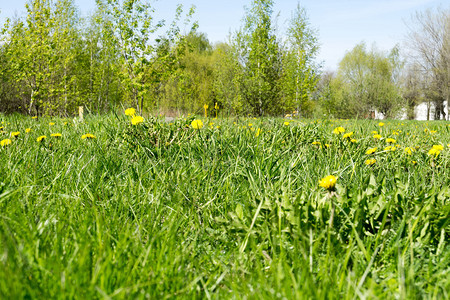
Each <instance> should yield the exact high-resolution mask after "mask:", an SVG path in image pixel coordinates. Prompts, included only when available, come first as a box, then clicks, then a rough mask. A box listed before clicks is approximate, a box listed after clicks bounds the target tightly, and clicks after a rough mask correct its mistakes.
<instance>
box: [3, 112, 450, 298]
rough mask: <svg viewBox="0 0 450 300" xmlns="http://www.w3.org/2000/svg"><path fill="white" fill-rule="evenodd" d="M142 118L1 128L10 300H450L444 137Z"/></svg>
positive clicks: (363, 125) (362, 124)
mask: <svg viewBox="0 0 450 300" xmlns="http://www.w3.org/2000/svg"><path fill="white" fill-rule="evenodd" d="M131 118H132V116H131V115H130V116H127V115H125V114H123V113H122V114H118V115H109V116H103V117H89V116H88V117H86V118H85V121H84V122H78V121H76V120H72V119H56V118H39V119H38V120H37V119H32V118H26V117H21V116H0V119H1V121H2V122H3V123H2V124H1V126H2V127H3V128H2V129H1V130H2V132H3V133H2V134H1V135H0V140H4V139H10V140H11V143H9V144H8V145H5V146H1V147H0V170H1V174H2V180H1V183H0V212H1V217H0V268H1V272H0V298H25V297H29V298H59V297H61V298H83V299H84V298H104V297H112V298H153V299H162V298H177V297H181V298H218V299H223V298H244V297H245V296H246V297H248V298H268V299H273V298H282V297H286V298H288V299H292V298H322V299H329V298H339V299H342V298H344V299H345V298H352V299H353V298H355V297H361V298H364V297H367V298H372V297H376V298H386V299H387V298H415V297H418V298H422V297H425V298H445V297H448V294H447V291H448V286H449V280H448V265H449V263H450V257H449V246H448V242H447V241H448V233H449V223H448V213H449V199H450V189H449V186H450V159H449V158H450V147H448V146H447V145H448V144H449V143H450V126H448V125H449V124H448V122H429V123H427V122H408V121H384V122H383V123H384V124H383V125H382V126H380V125H379V122H377V121H351V120H349V121H343V120H332V121H327V120H317V121H313V120H297V119H289V120H283V119H253V118H249V119H236V120H223V119H213V118H210V119H205V118H198V117H197V118H194V117H193V116H192V117H189V118H186V119H183V118H180V119H176V120H174V121H172V123H166V122H163V120H161V119H156V118H150V117H147V118H145V117H144V118H143V120H142V122H137V124H134V125H133V124H132V123H131V121H130V120H131ZM197 119H198V120H201V122H202V123H201V124H202V126H198V125H199V124H200V123H199V122H197V121H196V122H193V121H194V120H197ZM51 123H53V124H52V125H50V124H51ZM135 123H136V122H135ZM286 123H288V124H286ZM193 124H194V125H193ZM192 127H194V128H192ZM339 127H341V128H342V129H343V130H344V131H342V129H339V130H335V129H336V128H339ZM27 128H29V129H31V130H29V131H28V132H27V130H26V129H27ZM372 131H377V133H376V134H378V135H380V138H374V137H373V136H374V134H373V133H372ZM11 132H20V134H18V135H17V136H11ZM350 132H353V134H351V135H348V136H345V137H344V135H345V134H348V133H350ZM394 132H395V133H394ZM52 134H57V136H53V137H52ZM42 136H46V138H42V139H41V140H40V142H38V139H39V138H40V137H42ZM388 139H394V140H395V142H393V141H392V140H388ZM352 140H355V141H352ZM438 145H441V146H442V147H438ZM389 146H391V147H392V146H394V147H395V148H396V149H395V150H392V148H390V149H389V150H385V149H386V147H389ZM370 149H372V150H373V149H374V150H373V151H372V150H371V151H369V150H370ZM431 149H439V150H438V151H439V153H438V154H436V152H434V153H432V154H430V153H429V151H430V150H431ZM368 160H375V162H373V163H372V161H371V163H367V161H368ZM330 175H332V176H334V177H329V178H334V179H335V182H334V179H333V187H331V185H326V184H325V183H323V187H321V186H320V185H319V181H320V180H321V179H324V178H326V176H330ZM334 183H335V186H334ZM328 187H329V188H328Z"/></svg>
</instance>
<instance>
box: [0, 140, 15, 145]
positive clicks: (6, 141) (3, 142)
mask: <svg viewBox="0 0 450 300" xmlns="http://www.w3.org/2000/svg"><path fill="white" fill-rule="evenodd" d="M11 143H12V141H11V140H10V139H4V140H1V141H0V146H2V147H5V146H8V145H10V144H11Z"/></svg>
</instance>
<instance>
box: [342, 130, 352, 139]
mask: <svg viewBox="0 0 450 300" xmlns="http://www.w3.org/2000/svg"><path fill="white" fill-rule="evenodd" d="M352 135H353V131H352V132H347V133H346V134H344V135H343V136H342V138H344V139H349V138H350V137H351V136H352Z"/></svg>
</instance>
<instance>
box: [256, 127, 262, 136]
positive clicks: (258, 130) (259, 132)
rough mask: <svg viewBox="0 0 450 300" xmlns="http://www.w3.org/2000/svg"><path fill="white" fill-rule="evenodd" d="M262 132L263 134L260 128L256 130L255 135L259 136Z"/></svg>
mask: <svg viewBox="0 0 450 300" xmlns="http://www.w3.org/2000/svg"><path fill="white" fill-rule="evenodd" d="M260 134H261V128H258V129H257V130H256V133H255V136H259V135H260Z"/></svg>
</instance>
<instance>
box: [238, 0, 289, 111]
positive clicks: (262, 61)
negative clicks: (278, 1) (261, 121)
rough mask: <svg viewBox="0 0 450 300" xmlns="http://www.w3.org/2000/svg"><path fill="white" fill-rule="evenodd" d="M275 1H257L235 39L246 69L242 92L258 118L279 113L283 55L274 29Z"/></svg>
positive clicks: (254, 1)
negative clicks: (278, 102)
mask: <svg viewBox="0 0 450 300" xmlns="http://www.w3.org/2000/svg"><path fill="white" fill-rule="evenodd" d="M272 7H273V1H272V0H253V2H252V6H251V8H250V9H247V15H246V16H245V18H244V21H245V24H244V27H243V29H242V30H241V31H240V32H239V33H238V34H237V35H236V37H235V46H236V47H238V49H239V62H240V64H241V66H242V68H243V78H242V81H241V92H242V95H243V98H244V99H245V102H246V104H247V105H248V106H249V107H250V109H251V110H252V113H253V114H255V115H258V116H262V115H265V114H274V113H277V112H278V111H279V106H278V105H276V102H277V101H278V99H279V96H280V85H279V80H280V78H281V70H282V69H281V55H280V47H279V43H278V41H277V39H276V36H275V32H274V28H273V27H272V20H271V17H272Z"/></svg>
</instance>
